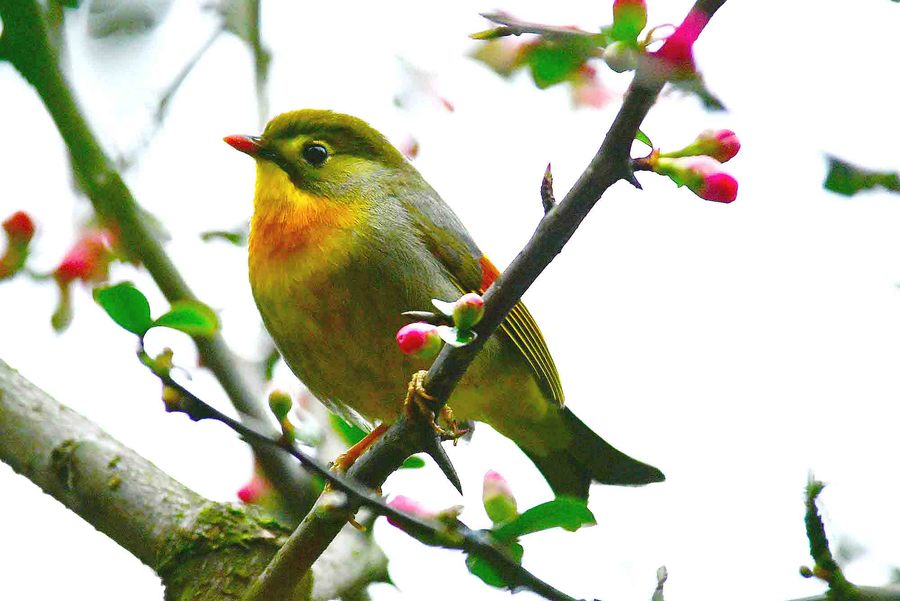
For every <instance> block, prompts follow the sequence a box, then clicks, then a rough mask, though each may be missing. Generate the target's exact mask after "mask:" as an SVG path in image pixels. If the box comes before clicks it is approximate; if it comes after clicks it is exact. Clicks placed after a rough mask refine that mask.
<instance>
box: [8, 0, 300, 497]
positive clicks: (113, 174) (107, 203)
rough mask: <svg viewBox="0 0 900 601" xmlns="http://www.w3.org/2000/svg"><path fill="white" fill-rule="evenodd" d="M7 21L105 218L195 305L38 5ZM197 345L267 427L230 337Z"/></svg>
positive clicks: (171, 295) (18, 9)
mask: <svg viewBox="0 0 900 601" xmlns="http://www.w3.org/2000/svg"><path fill="white" fill-rule="evenodd" d="M0 17H2V21H3V34H2V38H0V46H2V48H3V50H4V53H5V56H6V58H7V59H8V60H9V61H10V62H12V64H13V65H14V66H15V68H16V69H17V70H18V71H19V73H20V74H21V75H22V76H23V77H24V78H25V79H26V80H27V81H28V82H29V83H30V84H31V85H32V86H33V87H34V89H35V91H36V92H37V93H38V95H39V96H40V98H41V100H42V101H43V103H44V105H45V107H46V108H47V111H48V112H49V113H50V116H51V117H52V118H53V120H54V122H55V123H56V126H57V128H58V129H59V132H60V134H61V135H62V138H63V141H64V142H65V144H66V146H67V147H68V149H69V154H70V155H71V157H72V161H73V166H74V169H75V172H76V173H77V174H78V176H79V183H81V184H82V186H83V189H84V192H85V194H86V195H87V197H88V198H89V199H90V201H91V203H92V204H93V206H94V209H95V210H96V212H97V214H98V215H100V216H101V217H102V218H104V219H106V220H109V221H111V222H112V223H115V224H116V225H117V226H118V227H119V229H120V231H121V234H122V238H123V240H124V242H125V244H126V246H127V248H128V252H129V253H131V254H132V255H133V256H134V258H136V259H139V260H140V262H141V263H142V264H143V265H144V267H146V269H147V271H148V272H149V273H150V275H151V276H152V277H153V279H154V281H155V282H156V284H157V285H158V286H159V288H160V290H161V291H162V293H163V294H164V295H165V297H166V298H167V299H168V300H169V301H170V302H172V301H176V300H183V299H194V298H195V296H194V293H193V292H192V291H191V289H190V288H189V287H188V285H187V282H185V280H184V279H183V278H182V276H181V274H180V273H179V272H178V270H177V268H176V267H175V265H174V263H173V262H172V260H171V259H170V258H169V257H168V255H167V254H166V252H165V250H164V249H163V247H162V244H161V243H160V241H159V240H158V239H157V238H156V236H155V234H154V232H153V231H152V229H151V228H150V227H149V226H148V225H147V223H146V221H145V220H144V219H143V217H142V215H141V210H140V207H139V205H138V203H137V201H136V200H135V199H134V196H132V194H131V191H130V190H129V189H128V187H127V186H126V185H125V182H124V181H123V180H122V177H121V175H120V174H119V173H118V171H117V170H116V168H115V167H114V165H113V163H112V161H111V160H110V159H109V157H108V156H107V155H106V153H104V151H103V149H102V148H101V147H100V144H99V142H98V140H97V138H96V136H95V135H94V133H93V131H92V130H91V128H90V127H89V125H88V123H87V121H86V119H85V118H84V115H83V114H82V113H81V111H80V109H79V108H78V105H77V103H76V102H75V98H74V97H73V94H72V90H71V88H70V87H69V86H68V84H67V83H66V81H65V79H64V77H63V75H62V71H61V70H60V66H59V61H58V57H57V55H56V52H55V51H54V49H53V47H52V46H51V44H50V42H49V41H48V38H47V31H46V26H45V23H44V19H43V17H42V13H41V8H40V5H39V4H38V2H37V1H36V0H0ZM194 341H195V343H196V345H197V349H198V351H199V353H200V356H201V358H202V360H203V364H204V365H205V366H206V367H208V368H209V369H210V370H211V371H212V372H213V374H215V376H216V379H217V380H218V381H219V383H220V384H221V386H222V388H223V389H224V390H225V393H226V394H227V395H228V397H229V399H230V400H231V402H232V404H233V405H234V406H235V408H236V409H237V410H238V411H240V412H241V413H242V414H245V415H247V416H249V417H251V418H253V419H254V420H256V421H259V422H261V423H267V421H266V420H267V419H268V416H267V414H266V411H265V410H264V408H263V407H262V406H261V403H260V402H259V400H258V398H257V395H256V393H255V392H254V390H253V387H252V386H251V385H250V384H249V383H248V382H247V381H246V380H245V378H243V377H241V373H242V372H241V369H240V367H239V366H238V364H237V362H236V360H235V357H234V356H233V354H232V352H231V350H230V349H229V348H228V347H227V346H226V344H225V341H224V340H223V338H222V337H221V336H219V335H217V336H215V337H213V338H208V339H205V338H200V337H196V338H194ZM272 432H274V429H272ZM257 454H258V457H259V460H260V463H261V465H262V467H263V470H264V471H265V473H266V477H267V478H268V479H269V481H270V482H272V483H273V484H274V485H275V486H276V487H278V488H279V491H280V492H282V493H283V496H284V498H285V499H289V500H290V501H291V503H292V504H293V509H294V510H295V512H297V513H298V514H299V515H302V514H303V512H305V511H306V510H307V509H308V508H309V507H310V506H311V505H312V503H313V500H314V498H313V492H312V491H313V488H312V487H311V486H310V485H309V482H308V480H307V478H306V476H305V474H303V473H302V471H301V470H298V469H297V466H296V465H295V464H294V463H293V462H291V461H290V460H288V459H287V458H286V457H284V456H283V455H282V454H280V453H277V452H273V451H272V450H271V449H268V448H265V449H261V450H257Z"/></svg>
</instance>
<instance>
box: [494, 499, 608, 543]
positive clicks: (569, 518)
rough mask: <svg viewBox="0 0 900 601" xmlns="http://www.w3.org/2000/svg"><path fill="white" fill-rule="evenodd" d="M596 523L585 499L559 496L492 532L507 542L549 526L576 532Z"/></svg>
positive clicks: (500, 539) (498, 538)
mask: <svg viewBox="0 0 900 601" xmlns="http://www.w3.org/2000/svg"><path fill="white" fill-rule="evenodd" d="M596 523H597V521H596V520H595V519H594V514H593V513H591V510H590V509H588V508H587V505H586V504H585V502H584V501H582V500H581V499H575V498H572V497H557V498H556V499H554V500H552V501H548V502H546V503H541V504H540V505H536V506H535V507H532V508H531V509H529V510H528V511H525V512H524V513H522V514H521V515H519V517H517V518H515V519H514V520H512V521H511V522H507V523H506V524H504V525H503V526H501V527H500V528H497V529H496V530H493V531H492V532H493V533H494V538H496V539H497V540H499V541H503V542H506V541H512V540H515V539H517V538H519V537H520V536H524V535H526V534H531V533H532V532H540V531H541V530H547V529H548V528H564V529H566V530H569V531H573V532H574V531H575V530H578V528H580V527H581V526H587V525H592V524H596Z"/></svg>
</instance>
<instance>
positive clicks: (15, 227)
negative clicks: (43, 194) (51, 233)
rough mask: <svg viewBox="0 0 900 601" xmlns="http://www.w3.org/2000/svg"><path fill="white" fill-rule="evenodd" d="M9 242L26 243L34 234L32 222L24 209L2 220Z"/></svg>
mask: <svg viewBox="0 0 900 601" xmlns="http://www.w3.org/2000/svg"><path fill="white" fill-rule="evenodd" d="M3 229H4V230H6V233H7V235H8V236H9V240H10V242H16V243H19V244H27V243H28V242H29V241H30V240H31V238H32V237H33V236H34V222H33V221H32V220H31V217H29V216H28V213H26V212H25V211H16V212H15V213H13V214H12V215H10V216H9V217H8V218H7V219H6V221H4V222H3Z"/></svg>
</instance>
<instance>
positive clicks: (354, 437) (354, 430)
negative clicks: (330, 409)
mask: <svg viewBox="0 0 900 601" xmlns="http://www.w3.org/2000/svg"><path fill="white" fill-rule="evenodd" d="M328 420H329V421H330V422H331V428H332V429H333V430H334V431H335V432H337V433H338V435H340V437H341V438H342V439H343V440H344V442H346V443H347V444H348V445H354V444H356V443H358V442H359V441H360V440H362V439H363V438H365V437H366V431H365V430H363V429H362V428H360V427H359V426H357V425H356V424H351V423H350V422H348V421H347V420H345V419H344V418H342V417H341V416H340V415H337V414H335V413H332V414H331V415H330V416H329V417H328Z"/></svg>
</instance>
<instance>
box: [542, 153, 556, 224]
mask: <svg viewBox="0 0 900 601" xmlns="http://www.w3.org/2000/svg"><path fill="white" fill-rule="evenodd" d="M541 204H543V205H544V215H546V214H547V213H549V212H550V211H552V210H553V207H555V206H556V198H554V197H553V172H552V171H551V170H550V163H547V169H546V171H544V179H542V180H541Z"/></svg>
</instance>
